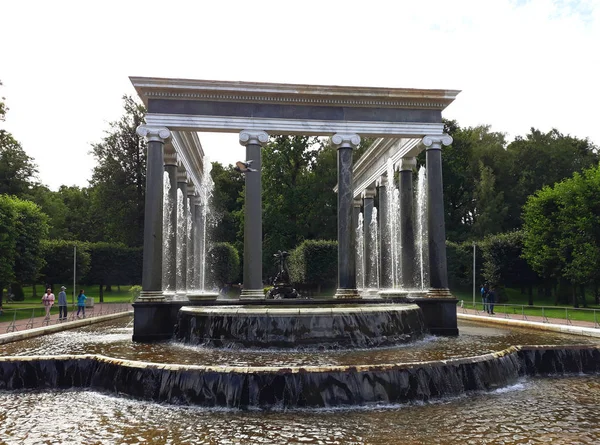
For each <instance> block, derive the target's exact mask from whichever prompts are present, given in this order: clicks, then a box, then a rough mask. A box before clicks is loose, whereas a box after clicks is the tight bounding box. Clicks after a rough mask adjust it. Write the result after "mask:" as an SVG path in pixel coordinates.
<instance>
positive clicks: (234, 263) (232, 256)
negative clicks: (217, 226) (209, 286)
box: [208, 243, 240, 288]
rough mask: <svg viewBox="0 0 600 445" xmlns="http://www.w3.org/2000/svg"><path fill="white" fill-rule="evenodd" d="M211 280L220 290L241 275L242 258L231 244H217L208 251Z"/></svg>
mask: <svg viewBox="0 0 600 445" xmlns="http://www.w3.org/2000/svg"><path fill="white" fill-rule="evenodd" d="M208 262H209V264H208V269H209V271H210V272H209V273H208V275H209V279H210V280H211V281H212V283H213V284H214V285H216V286H218V287H219V288H221V287H223V286H224V285H225V284H227V283H231V282H233V281H234V280H235V279H236V278H238V277H239V274H240V257H239V255H238V252H237V250H236V248H235V247H233V245H232V244H230V243H215V244H214V245H213V246H212V247H211V248H210V249H209V251H208Z"/></svg>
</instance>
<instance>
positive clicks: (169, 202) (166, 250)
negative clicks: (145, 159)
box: [162, 172, 175, 294]
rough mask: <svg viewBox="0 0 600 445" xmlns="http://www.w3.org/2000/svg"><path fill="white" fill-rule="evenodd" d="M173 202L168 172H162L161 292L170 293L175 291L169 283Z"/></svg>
mask: <svg viewBox="0 0 600 445" xmlns="http://www.w3.org/2000/svg"><path fill="white" fill-rule="evenodd" d="M174 206H175V203H174V202H173V199H171V181H170V178H169V173H168V172H164V174H163V233H164V237H163V269H162V282H163V292H164V293H165V294H172V293H174V292H175V289H172V288H171V287H172V286H171V285H170V283H171V279H172V273H173V272H172V271H173V268H172V266H173V264H172V261H173V255H174V253H175V252H172V251H171V250H172V248H171V245H170V243H169V240H170V239H171V237H172V236H173V231H174V230H175V227H173V224H171V218H170V217H169V216H170V215H171V212H172V211H173V210H174Z"/></svg>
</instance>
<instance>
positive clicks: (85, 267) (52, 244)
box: [41, 240, 90, 285]
mask: <svg viewBox="0 0 600 445" xmlns="http://www.w3.org/2000/svg"><path fill="white" fill-rule="evenodd" d="M75 247H77V260H76V262H75V266H76V268H77V278H78V280H77V282H81V281H82V279H83V278H84V277H85V275H86V274H87V273H88V272H89V270H90V252H89V248H88V245H87V244H86V243H79V242H75V241H64V240H45V241H43V242H42V254H43V257H44V262H45V264H44V266H43V267H42V270H41V275H42V277H43V279H44V280H45V282H46V284H49V285H54V284H62V283H71V282H72V281H73V253H74V248H75Z"/></svg>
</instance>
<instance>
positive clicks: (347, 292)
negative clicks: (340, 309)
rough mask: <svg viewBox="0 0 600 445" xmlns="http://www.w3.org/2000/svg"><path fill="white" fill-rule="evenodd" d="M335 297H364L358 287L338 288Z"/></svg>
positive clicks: (339, 298)
mask: <svg viewBox="0 0 600 445" xmlns="http://www.w3.org/2000/svg"><path fill="white" fill-rule="evenodd" d="M333 298H336V299H338V300H356V299H359V298H362V297H361V296H360V294H359V293H358V289H337V290H336V291H335V295H334V296H333Z"/></svg>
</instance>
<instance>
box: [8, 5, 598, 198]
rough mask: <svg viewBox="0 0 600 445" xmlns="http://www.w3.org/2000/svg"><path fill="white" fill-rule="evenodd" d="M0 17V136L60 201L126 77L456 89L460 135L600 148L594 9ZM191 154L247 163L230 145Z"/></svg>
mask: <svg viewBox="0 0 600 445" xmlns="http://www.w3.org/2000/svg"><path fill="white" fill-rule="evenodd" d="M0 17H1V19H0V20H1V23H2V38H1V40H0V81H1V82H2V83H3V85H2V86H1V87H0V97H4V98H5V102H6V105H7V106H8V108H9V111H8V114H7V117H6V121H5V122H0V128H3V129H6V130H7V131H10V132H11V133H12V134H13V136H14V137H15V138H16V139H17V140H18V141H20V142H21V144H22V146H23V149H24V150H25V152H26V153H27V154H28V155H29V156H31V157H32V158H33V159H34V162H35V163H36V164H37V166H38V170H39V178H38V179H39V180H40V181H41V182H42V183H43V184H45V185H47V186H48V187H50V188H51V189H53V190H57V189H58V187H59V186H60V185H62V184H65V185H77V186H87V185H88V180H89V179H90V178H91V172H92V169H93V167H94V165H95V160H94V158H93V156H92V155H91V154H90V148H91V144H92V143H97V142H100V141H101V140H102V137H103V135H104V134H105V131H107V130H108V129H109V122H112V121H116V120H118V119H119V118H120V116H121V115H122V111H123V108H122V105H123V103H122V99H121V98H122V96H123V95H125V94H127V95H132V96H133V95H136V93H135V90H134V89H133V87H132V85H131V82H130V81H129V76H145V77H169V78H188V79H208V80H233V81H255V82H280V83H300V84H320V85H349V86H372V87H390V88H432V89H455V90H461V91H462V92H461V93H460V94H459V95H458V97H457V98H456V100H455V101H454V103H453V104H451V105H450V106H449V107H448V108H447V109H446V110H445V111H444V113H443V116H444V117H445V118H447V119H455V120H457V121H458V123H459V125H461V126H462V127H467V126H476V125H481V124H486V125H491V127H492V130H493V131H499V132H503V133H506V134H507V137H508V140H509V141H511V140H513V139H514V137H515V136H518V135H521V136H523V135H525V134H527V133H528V132H529V130H530V128H531V127H535V128H537V129H540V130H542V131H549V130H550V129H552V128H557V129H558V130H559V131H561V132H562V133H564V134H570V135H572V136H576V137H579V138H589V139H590V140H591V141H592V142H593V143H595V144H596V145H600V111H599V107H600V0H580V1H569V0H554V1H553V0H493V1H492V0H454V1H447V0H414V1H410V2H407V1H403V0H395V1H392V0H384V1H380V0H368V1H364V0H363V1H353V0H343V1H341V0H340V1H338V0H318V1H314V0H302V1H294V0H288V1H267V0H253V1H233V0H195V1H182V0H169V1H164V0H163V1H154V0H144V1H138V0H116V1H114V0H103V1H97V0H89V1H85V2H84V1H66V0H53V1H47V0H43V1H35V0H0ZM200 139H201V142H202V146H203V149H204V152H205V154H206V156H207V157H208V158H209V159H210V160H212V161H219V162H221V163H224V164H229V163H234V162H235V161H237V160H240V159H243V157H244V148H243V147H242V146H241V145H239V143H238V135H237V134H225V135H223V134H208V133H203V134H201V135H200Z"/></svg>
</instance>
